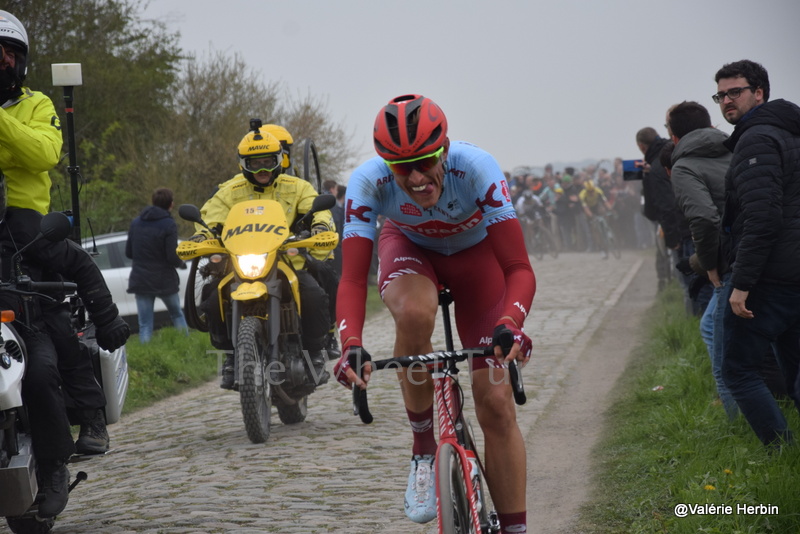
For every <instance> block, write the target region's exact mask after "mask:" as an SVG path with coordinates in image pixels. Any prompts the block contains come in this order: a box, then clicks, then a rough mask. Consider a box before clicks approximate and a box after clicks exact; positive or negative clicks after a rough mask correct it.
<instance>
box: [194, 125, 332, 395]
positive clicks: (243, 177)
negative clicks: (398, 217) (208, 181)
mask: <svg viewBox="0 0 800 534" xmlns="http://www.w3.org/2000/svg"><path fill="white" fill-rule="evenodd" d="M261 130H262V126H261V121H259V120H257V119H254V120H253V121H251V131H249V132H248V133H247V135H245V136H244V137H243V138H242V140H241V142H240V143H239V146H238V157H239V167H240V168H241V169H242V172H241V174H237V175H236V176H234V177H233V178H231V179H230V180H228V181H227V182H225V183H223V184H221V185H220V186H219V189H218V190H217V192H216V193H214V196H213V197H211V198H210V199H208V201H206V203H205V204H204V205H203V207H202V208H201V210H200V213H201V215H202V218H203V220H204V221H205V222H206V224H207V225H208V226H209V227H210V228H222V225H223V224H224V222H225V219H226V217H227V216H228V212H229V211H230V209H231V207H232V206H234V205H235V204H238V203H239V202H243V201H245V200H257V199H269V200H275V201H277V202H278V203H279V204H280V205H281V206H282V207H283V210H284V213H285V214H286V220H287V221H288V222H289V224H290V225H291V224H293V223H294V222H295V221H296V220H297V219H298V218H299V217H300V216H302V215H304V214H305V213H306V212H308V211H309V210H310V209H311V205H312V203H313V202H314V198H315V197H316V196H317V192H316V191H315V190H314V188H313V187H312V186H311V184H309V183H308V182H306V181H305V180H302V179H300V178H297V177H295V176H289V175H288V174H283V165H282V164H283V161H284V150H283V147H282V146H281V143H280V141H279V140H278V139H277V138H276V137H275V136H273V135H271V134H269V133H267V132H266V131H263V132H262V131H261ZM334 229H335V228H334V224H333V217H332V216H331V213H330V211H328V210H325V211H321V212H318V213H315V214H314V215H313V218H312V221H311V233H312V234H317V233H319V232H325V231H328V230H334ZM196 231H197V233H196V234H195V235H194V236H192V237H191V238H190V239H192V240H193V241H202V240H205V239H210V238H211V237H212V236H211V234H210V233H209V232H208V230H207V229H206V228H204V227H202V226H201V225H196ZM312 254H314V251H312ZM322 254H324V252H322ZM297 279H298V282H299V286H300V300H301V306H302V309H303V315H302V317H301V323H302V330H303V347H304V349H305V350H308V352H309V356H310V359H311V362H312V364H313V365H314V367H315V371H316V376H319V377H320V378H319V383H320V384H324V383H325V382H327V381H328V378H329V374H328V372H327V371H325V356H324V355H323V353H322V349H323V348H324V342H325V336H326V334H327V333H328V330H329V327H330V324H331V318H330V313H329V311H328V295H327V294H326V293H325V291H324V290H323V289H322V288H321V287H320V285H319V283H318V282H317V281H316V280H315V279H314V277H313V276H312V275H311V274H310V273H308V272H306V271H305V270H298V271H297ZM218 299H219V295H218V292H217V291H216V288H215V290H214V291H212V292H211V293H210V295H209V297H208V298H207V299H206V300H205V301H204V302H203V304H202V309H203V311H204V312H205V313H206V315H207V317H208V323H209V333H210V334H211V344H212V345H213V346H214V347H215V348H217V349H219V350H224V351H227V355H226V359H225V363H224V364H223V367H222V381H221V383H220V387H221V388H223V389H232V388H233V386H234V354H233V345H232V343H231V339H230V336H229V334H228V330H227V327H226V325H225V324H223V320H222V317H221V316H220V311H219V310H220V306H219V300H218Z"/></svg>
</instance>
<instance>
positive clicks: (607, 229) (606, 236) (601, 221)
mask: <svg viewBox="0 0 800 534" xmlns="http://www.w3.org/2000/svg"><path fill="white" fill-rule="evenodd" d="M607 217H608V215H595V216H594V218H593V219H592V226H593V227H594V229H595V236H596V237H597V244H598V246H599V247H600V250H604V251H606V252H610V253H611V254H612V255H613V256H614V257H615V258H617V259H619V258H620V257H621V256H622V250H621V249H620V245H619V240H618V239H617V236H616V235H615V234H614V230H612V229H611V225H610V224H609V223H608V219H607Z"/></svg>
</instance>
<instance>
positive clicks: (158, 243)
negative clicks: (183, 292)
mask: <svg viewBox="0 0 800 534" xmlns="http://www.w3.org/2000/svg"><path fill="white" fill-rule="evenodd" d="M177 247H178V225H177V224H175V220H174V219H173V218H172V216H171V215H170V213H169V212H168V211H167V210H165V209H164V208H159V207H158V206H147V207H146V208H145V209H143V210H142V213H141V214H139V216H138V217H136V218H135V219H134V220H133V222H132V223H131V227H130V230H129V231H128V242H127V243H126V244H125V255H126V256H127V257H128V258H130V259H132V260H133V267H131V277H130V279H129V280H128V293H134V294H139V295H172V294H175V293H177V292H178V291H180V279H179V278H178V273H177V272H176V271H175V269H176V268H179V267H185V266H184V263H183V261H182V260H181V259H180V258H179V257H178V254H177V253H176V252H175V249H176V248H177Z"/></svg>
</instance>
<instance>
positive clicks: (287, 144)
mask: <svg viewBox="0 0 800 534" xmlns="http://www.w3.org/2000/svg"><path fill="white" fill-rule="evenodd" d="M262 130H264V131H265V132H267V133H271V134H272V135H274V136H275V137H276V138H277V139H278V141H280V142H281V147H283V168H284V169H288V168H289V167H291V165H292V162H291V161H289V160H290V158H291V156H292V144H294V139H292V134H290V133H289V130H287V129H286V128H284V127H283V126H280V125H278V124H265V125H264V126H263V128H262Z"/></svg>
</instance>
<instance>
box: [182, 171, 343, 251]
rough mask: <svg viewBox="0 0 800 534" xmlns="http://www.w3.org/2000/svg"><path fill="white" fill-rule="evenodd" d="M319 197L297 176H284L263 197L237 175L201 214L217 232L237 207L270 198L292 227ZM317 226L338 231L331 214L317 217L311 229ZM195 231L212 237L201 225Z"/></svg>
mask: <svg viewBox="0 0 800 534" xmlns="http://www.w3.org/2000/svg"><path fill="white" fill-rule="evenodd" d="M316 197H317V192H316V191H315V190H314V188H313V187H312V185H311V184H310V183H308V182H306V181H305V180H302V179H300V178H297V177H295V176H289V175H288V174H281V175H280V176H278V177H277V178H276V179H275V181H274V182H273V184H272V185H271V186H269V187H265V188H264V192H263V193H259V192H257V191H256V190H255V187H254V186H253V184H252V183H250V182H248V181H247V178H245V177H244V175H243V174H237V175H236V176H234V177H233V178H231V179H230V180H228V181H227V182H225V183H223V184H220V186H219V190H217V192H216V193H214V196H213V197H211V198H210V199H208V200H207V201H206V203H205V204H204V205H203V207H202V209H201V210H200V214H201V215H202V217H203V220H204V221H205V222H206V224H208V226H210V227H211V228H214V226H216V225H219V226H222V225H223V224H224V223H225V218H226V217H227V216H228V212H229V211H230V210H231V207H232V206H234V205H235V204H238V203H239V202H244V201H245V200H256V199H262V198H266V199H269V200H276V201H278V202H279V203H280V205H281V206H283V212H284V213H285V214H286V221H287V222H288V223H289V225H291V224H292V223H294V221H295V220H296V219H297V218H298V216H300V215H303V214H305V213H307V212H308V211H309V210H310V209H311V204H312V203H313V202H314V198H316ZM317 224H324V225H325V226H327V227H328V229H329V230H332V231H336V226H335V225H334V223H333V217H332V216H331V212H330V210H325V211H320V212H317V213H315V214H314V216H313V219H312V222H311V225H312V226H313V225H317ZM195 230H196V232H197V233H199V234H204V235H205V236H206V237H211V236H210V234H209V233H208V230H206V229H205V228H203V227H202V226H200V225H199V224H198V225H195ZM326 254H327V253H326Z"/></svg>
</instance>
